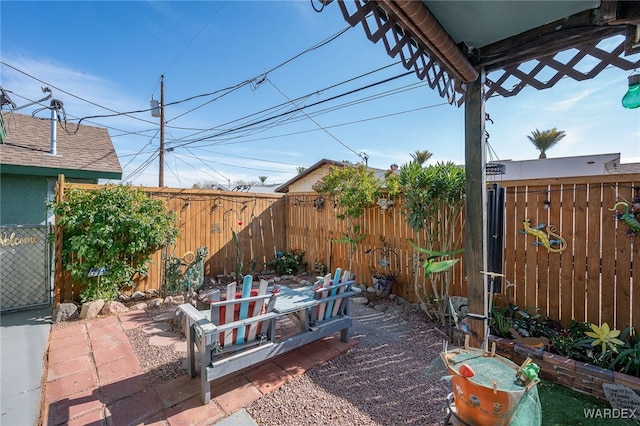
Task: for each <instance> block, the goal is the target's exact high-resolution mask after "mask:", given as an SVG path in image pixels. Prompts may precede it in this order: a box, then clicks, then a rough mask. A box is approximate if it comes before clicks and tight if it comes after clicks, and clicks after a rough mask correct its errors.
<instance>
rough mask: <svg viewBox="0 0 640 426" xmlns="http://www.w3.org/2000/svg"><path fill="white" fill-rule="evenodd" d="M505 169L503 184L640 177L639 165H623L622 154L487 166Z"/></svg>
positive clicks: (497, 162)
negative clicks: (549, 179) (628, 174)
mask: <svg viewBox="0 0 640 426" xmlns="http://www.w3.org/2000/svg"><path fill="white" fill-rule="evenodd" d="M497 165H503V166H504V167H503V168H502V171H503V172H504V173H500V176H498V177H499V179H500V180H527V179H544V178H562V177H572V176H601V175H607V174H626V173H640V163H621V162H620V153H611V154H595V155H579V156H574V157H557V158H541V159H535V160H521V161H512V160H499V161H495V162H490V163H489V165H488V166H487V167H488V168H489V167H490V166H497Z"/></svg>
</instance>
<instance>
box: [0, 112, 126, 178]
mask: <svg viewBox="0 0 640 426" xmlns="http://www.w3.org/2000/svg"><path fill="white" fill-rule="evenodd" d="M2 115H3V119H4V124H5V128H6V132H7V135H6V139H5V143H4V144H0V167H1V170H2V172H3V173H16V174H34V175H46V176H56V175H58V174H60V173H62V174H64V175H65V176H67V177H76V178H90V179H99V178H103V179H120V178H122V167H121V166H120V161H119V160H118V156H117V155H116V151H115V149H114V147H113V144H112V142H111V137H110V136H109V132H108V131H107V129H105V128H102V127H93V126H85V125H81V126H80V128H79V129H78V131H77V132H76V133H75V134H74V132H75V131H76V128H77V127H76V125H75V124H70V123H68V124H67V125H66V127H67V131H68V132H69V133H71V134H68V133H67V132H66V131H65V129H64V128H63V127H62V125H61V123H58V127H57V137H56V155H51V154H50V149H51V120H49V119H41V118H36V117H32V116H30V115H23V114H16V113H8V112H3V113H2Z"/></svg>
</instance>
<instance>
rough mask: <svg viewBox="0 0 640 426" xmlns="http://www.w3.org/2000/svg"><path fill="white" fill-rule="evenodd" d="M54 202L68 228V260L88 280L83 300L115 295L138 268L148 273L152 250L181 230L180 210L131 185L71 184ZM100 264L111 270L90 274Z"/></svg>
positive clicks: (69, 267)
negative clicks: (89, 187) (86, 186)
mask: <svg viewBox="0 0 640 426" xmlns="http://www.w3.org/2000/svg"><path fill="white" fill-rule="evenodd" d="M49 207H50V208H52V209H53V213H54V214H55V215H56V217H57V219H58V224H59V226H60V227H61V228H62V235H63V237H62V262H63V264H64V265H65V268H66V269H67V270H69V271H70V272H71V277H72V279H73V280H75V281H77V282H80V283H82V284H84V285H86V288H85V289H84V290H83V291H82V292H81V294H80V299H81V301H82V302H86V301H91V300H96V299H105V300H114V299H115V298H116V297H117V295H118V291H119V290H122V289H123V288H126V287H128V286H130V285H131V284H132V282H133V277H134V275H135V274H142V275H144V274H146V273H147V271H148V264H149V262H150V261H151V258H150V256H151V255H152V254H153V253H155V252H156V251H157V250H159V249H160V248H162V247H165V246H167V245H169V244H171V243H173V242H174V241H175V239H176V237H177V236H178V233H179V230H178V228H177V227H176V225H175V221H176V216H175V213H174V212H169V211H167V209H166V206H165V204H164V203H163V202H162V201H160V200H153V199H151V198H149V197H148V196H147V195H146V194H145V193H144V191H143V190H142V189H140V188H137V189H136V188H133V187H131V186H129V185H109V186H105V187H104V188H101V189H98V190H95V191H89V190H82V189H70V190H68V191H66V192H65V199H64V200H63V201H61V202H59V203H57V202H54V203H51V204H50V205H49ZM96 267H99V268H105V271H107V272H106V273H105V274H104V275H103V276H98V277H89V276H88V272H89V271H90V270H91V269H92V268H96Z"/></svg>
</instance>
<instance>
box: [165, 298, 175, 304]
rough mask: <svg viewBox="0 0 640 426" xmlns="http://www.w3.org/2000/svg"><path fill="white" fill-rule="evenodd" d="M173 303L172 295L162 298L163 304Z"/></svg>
mask: <svg viewBox="0 0 640 426" xmlns="http://www.w3.org/2000/svg"><path fill="white" fill-rule="evenodd" d="M172 303H173V296H167V297H165V298H164V304H165V305H170V304H172Z"/></svg>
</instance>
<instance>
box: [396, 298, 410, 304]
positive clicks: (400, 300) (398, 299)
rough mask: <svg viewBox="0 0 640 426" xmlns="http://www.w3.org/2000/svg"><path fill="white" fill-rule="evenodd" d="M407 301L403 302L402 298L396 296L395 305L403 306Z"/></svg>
mask: <svg viewBox="0 0 640 426" xmlns="http://www.w3.org/2000/svg"><path fill="white" fill-rule="evenodd" d="M406 302H407V301H406V300H405V298H404V297H400V296H396V303H397V304H398V305H404V304H405V303H406Z"/></svg>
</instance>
